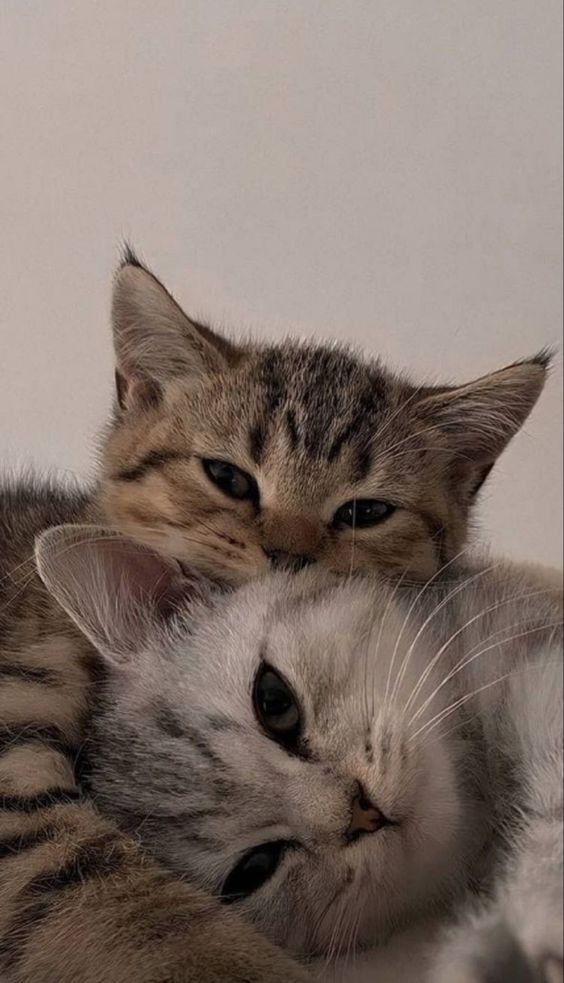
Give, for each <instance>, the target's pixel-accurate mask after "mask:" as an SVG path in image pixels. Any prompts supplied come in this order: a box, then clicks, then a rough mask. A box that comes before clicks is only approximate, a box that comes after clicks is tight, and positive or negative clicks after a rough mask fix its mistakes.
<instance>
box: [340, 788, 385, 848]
mask: <svg viewBox="0 0 564 983" xmlns="http://www.w3.org/2000/svg"><path fill="white" fill-rule="evenodd" d="M387 825H389V821H388V820H387V819H386V817H385V816H384V814H383V813H382V812H380V810H379V809H378V808H377V807H376V806H375V805H374V803H373V802H371V801H370V799H368V798H367V797H366V795H365V792H364V789H363V788H362V785H360V783H359V786H358V791H357V792H356V794H355V796H354V798H353V801H352V810H351V821H350V824H349V827H348V829H347V831H346V833H345V840H346V841H347V843H354V841H355V840H358V838H359V837H360V836H363V835H364V834H365V833H377V832H378V830H379V829H382V826H387Z"/></svg>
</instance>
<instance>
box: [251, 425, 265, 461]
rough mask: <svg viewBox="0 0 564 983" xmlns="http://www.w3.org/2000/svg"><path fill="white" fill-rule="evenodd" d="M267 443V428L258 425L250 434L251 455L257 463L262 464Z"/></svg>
mask: <svg viewBox="0 0 564 983" xmlns="http://www.w3.org/2000/svg"><path fill="white" fill-rule="evenodd" d="M265 443H266V427H265V426H264V424H262V423H257V424H255V426H254V427H253V429H252V430H251V432H250V434H249V453H250V455H251V457H252V459H253V461H254V462H255V464H260V462H261V460H262V455H263V451H264V445H265Z"/></svg>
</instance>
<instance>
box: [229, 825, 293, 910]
mask: <svg viewBox="0 0 564 983" xmlns="http://www.w3.org/2000/svg"><path fill="white" fill-rule="evenodd" d="M288 846H290V844H289V843H286V842H284V840H276V841H274V842H272V843H262V844H261V845H260V846H257V847H254V848H253V849H252V850H249V851H248V852H247V853H245V854H244V856H243V857H242V858H241V860H239V862H238V863H237V864H236V865H235V867H234V868H233V870H232V871H231V873H230V874H228V876H227V878H226V880H225V883H224V885H223V887H222V889H221V900H222V901H223V903H224V904H232V903H233V902H234V901H242V900H243V898H248V897H249V896H250V895H251V894H254V892H255V891H258V889H259V888H260V887H262V886H263V884H266V882H267V881H268V880H270V878H271V877H272V875H273V874H274V873H275V872H276V869H277V867H278V866H279V864H280V861H281V860H282V857H283V856H284V852H285V850H286V847H288Z"/></svg>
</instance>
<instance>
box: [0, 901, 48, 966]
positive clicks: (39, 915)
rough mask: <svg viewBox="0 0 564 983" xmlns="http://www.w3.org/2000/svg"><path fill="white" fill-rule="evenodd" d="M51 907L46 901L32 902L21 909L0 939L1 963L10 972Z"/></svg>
mask: <svg viewBox="0 0 564 983" xmlns="http://www.w3.org/2000/svg"><path fill="white" fill-rule="evenodd" d="M50 910H51V905H50V904H49V902H48V901H46V900H45V899H40V900H38V901H32V902H31V903H29V904H26V905H22V907H21V908H19V910H18V913H17V915H16V916H15V918H13V919H11V920H10V922H9V923H8V925H7V927H6V929H5V931H4V933H3V936H2V938H1V939H0V963H1V965H2V967H3V968H4V969H7V970H10V969H13V968H14V966H15V965H16V964H17V963H18V962H19V961H20V959H21V958H22V956H23V955H24V952H25V947H26V945H27V943H28V941H29V938H30V936H31V934H32V933H33V932H34V931H35V929H36V928H37V927H38V926H39V925H40V924H41V922H42V921H44V919H45V918H46V917H47V916H48V915H49V914H50Z"/></svg>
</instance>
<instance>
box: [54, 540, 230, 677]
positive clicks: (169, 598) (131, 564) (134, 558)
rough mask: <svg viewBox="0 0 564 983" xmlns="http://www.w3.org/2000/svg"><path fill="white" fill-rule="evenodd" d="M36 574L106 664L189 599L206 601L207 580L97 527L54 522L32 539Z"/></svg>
mask: <svg viewBox="0 0 564 983" xmlns="http://www.w3.org/2000/svg"><path fill="white" fill-rule="evenodd" d="M35 558H36V563H37V569H38V571H39V576H40V577H41V579H42V581H43V583H44V584H45V586H46V588H47V590H48V591H49V592H50V593H51V594H52V595H53V597H54V598H55V599H56V600H57V601H58V602H59V604H60V605H61V607H62V608H64V610H65V611H66V612H67V614H68V615H69V616H70V617H71V618H72V620H73V621H74V622H75V624H76V625H78V627H79V628H80V629H81V631H82V632H83V633H84V635H86V637H87V638H88V639H89V640H90V641H91V642H92V644H93V645H94V646H95V647H96V648H97V649H98V651H99V652H100V654H101V655H103V656H105V657H107V658H109V659H110V660H111V661H114V662H115V661H117V662H120V661H121V662H123V661H126V660H127V659H128V658H129V657H131V656H132V655H133V654H134V653H135V652H136V651H138V650H139V649H140V648H142V647H143V646H144V644H145V643H146V641H147V639H148V638H149V637H150V636H151V634H152V633H153V632H154V631H155V628H156V627H158V626H161V627H162V626H164V625H166V622H167V620H168V619H170V618H171V616H172V615H173V614H174V613H175V611H177V610H178V609H179V608H180V607H181V606H182V605H183V604H185V603H186V602H187V601H189V600H197V601H200V602H201V601H209V600H210V599H211V595H212V593H213V587H212V585H211V582H209V581H207V580H206V579H205V578H204V577H201V576H200V575H199V574H196V573H194V574H193V575H192V574H188V573H187V572H186V571H185V570H184V569H182V570H181V568H180V567H179V565H178V564H177V563H176V562H175V561H174V560H171V559H167V558H166V557H163V556H161V555H160V554H159V553H157V552H156V551H154V550H152V549H150V548H148V547H146V546H142V545H140V544H139V543H136V542H135V541H134V540H132V539H129V538H128V537H125V536H121V535H118V534H117V533H115V532H113V531H112V530H110V529H104V528H102V527H98V526H74V525H65V526H55V527H54V528H52V529H48V530H47V531H46V532H44V533H42V534H41V535H40V536H39V537H38V539H37V540H36V544H35Z"/></svg>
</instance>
